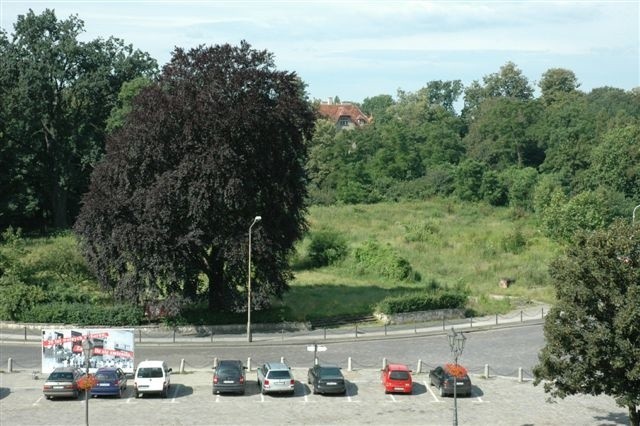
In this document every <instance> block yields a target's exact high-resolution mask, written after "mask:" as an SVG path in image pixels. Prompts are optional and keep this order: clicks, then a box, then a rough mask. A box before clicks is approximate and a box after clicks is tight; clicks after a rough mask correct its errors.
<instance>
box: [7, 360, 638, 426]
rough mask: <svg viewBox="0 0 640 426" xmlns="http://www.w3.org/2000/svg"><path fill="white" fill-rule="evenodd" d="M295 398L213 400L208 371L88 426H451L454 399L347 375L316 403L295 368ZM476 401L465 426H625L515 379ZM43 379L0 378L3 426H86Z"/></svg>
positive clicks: (368, 374) (492, 381) (462, 413)
mask: <svg viewBox="0 0 640 426" xmlns="http://www.w3.org/2000/svg"><path fill="white" fill-rule="evenodd" d="M293 371H294V375H295V377H296V386H295V395H294V396H264V395H261V394H260V393H259V391H258V387H257V386H256V382H255V371H251V372H248V373H247V379H248V383H247V392H246V394H245V395H243V396H228V395H213V394H212V391H211V372H210V371H202V370H200V371H191V372H187V373H186V374H174V375H173V376H172V386H171V389H170V392H169V395H168V397H167V398H166V399H162V398H159V397H144V398H141V399H135V398H133V395H132V390H131V388H132V384H133V382H132V381H130V382H129V383H130V386H129V388H128V390H127V392H126V393H125V396H124V397H123V398H122V399H113V398H98V399H96V398H91V399H90V400H89V423H90V424H100V425H110V424H114V425H115V424H117V425H122V424H127V425H213V424H216V425H220V424H222V425H245V424H259V425H263V424H271V425H282V424H305V425H330V424H340V425H344V424H350V425H360V424H368V425H389V424H403V425H417V424H420V425H450V424H451V423H452V420H453V406H454V404H453V398H449V397H447V398H442V397H440V396H438V392H437V390H436V389H435V388H434V387H432V386H429V383H428V381H429V377H428V375H427V374H424V373H422V374H416V375H415V376H414V388H413V394H412V395H386V394H385V393H384V391H383V389H382V386H381V384H380V380H379V374H380V372H379V370H375V369H362V370H356V371H344V374H345V377H346V378H347V380H348V391H347V394H346V395H345V396H322V395H313V394H312V393H311V392H310V390H309V387H308V385H307V384H306V369H303V368H294V369H293ZM472 381H473V385H474V386H473V393H472V396H471V397H469V398H459V399H458V420H459V424H460V425H612V424H627V423H628V417H627V413H626V410H625V409H624V408H621V407H618V406H617V405H616V404H615V402H614V401H613V399H612V398H609V397H606V396H600V397H592V396H575V397H570V398H566V399H564V400H557V401H556V402H555V403H549V402H547V398H548V395H547V394H545V393H544V391H543V390H542V388H541V387H540V386H538V387H534V386H533V385H532V383H531V382H530V381H529V382H524V383H519V382H518V381H517V380H515V379H512V378H504V377H491V378H489V379H484V378H482V377H480V376H472ZM43 383H44V378H43V377H39V378H38V379H34V378H33V377H32V375H31V372H27V371H23V372H14V373H0V424H1V425H3V426H5V425H58V424H60V425H69V424H84V421H85V401H84V400H83V399H82V398H83V397H81V399H79V400H54V401H49V400H46V399H45V398H44V397H43V396H42V385H43Z"/></svg>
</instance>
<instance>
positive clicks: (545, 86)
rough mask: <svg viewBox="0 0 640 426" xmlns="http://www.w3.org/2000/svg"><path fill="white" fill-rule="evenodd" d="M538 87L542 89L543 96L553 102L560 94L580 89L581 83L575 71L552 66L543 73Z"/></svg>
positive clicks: (548, 101) (547, 100) (546, 100)
mask: <svg viewBox="0 0 640 426" xmlns="http://www.w3.org/2000/svg"><path fill="white" fill-rule="evenodd" d="M538 87H540V90H541V91H542V98H543V99H544V100H545V102H546V103H551V102H553V101H554V100H555V99H556V97H557V96H558V95H561V94H563V93H572V92H575V91H576V90H578V87H580V83H578V78H577V77H576V75H575V74H574V73H573V71H571V70H567V69H564V68H550V69H548V70H547V71H545V72H544V74H542V78H541V79H540V82H539V83H538Z"/></svg>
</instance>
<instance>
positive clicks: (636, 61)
mask: <svg viewBox="0 0 640 426" xmlns="http://www.w3.org/2000/svg"><path fill="white" fill-rule="evenodd" d="M45 8H49V9H54V10H55V12H56V16H57V17H58V19H65V18H67V17H68V16H69V15H72V14H77V15H78V17H79V18H80V19H82V20H83V21H84V23H85V33H84V34H83V35H82V39H83V40H93V39H96V38H108V37H110V36H114V37H117V38H120V39H122V40H124V41H125V42H126V43H127V44H132V45H133V46H134V47H135V48H137V49H140V50H143V51H146V52H148V53H149V54H150V55H151V56H152V57H154V58H155V59H156V60H157V61H158V63H159V64H160V65H161V66H162V65H163V64H165V63H167V62H168V61H169V60H170V58H171V54H172V52H173V50H174V48H175V47H176V46H177V47H182V48H185V49H188V48H192V47H196V46H198V45H216V44H224V43H230V44H234V45H237V44H239V43H240V42H241V41H242V40H246V41H247V42H249V43H250V44H251V45H252V46H253V47H254V48H257V49H266V50H268V51H270V52H272V53H273V54H274V57H275V64H276V66H277V68H278V69H280V70H287V71H295V72H296V73H297V74H298V75H299V76H300V77H301V78H302V80H303V81H304V82H305V83H306V84H307V93H308V95H309V98H310V99H327V98H329V97H332V98H333V97H335V96H338V97H339V98H340V100H342V101H352V102H362V101H363V100H364V99H365V98H367V97H372V96H376V95H380V94H388V95H392V96H394V97H395V96H396V94H397V91H398V89H401V90H404V91H406V92H414V91H417V90H419V89H420V88H422V87H424V86H426V84H427V83H428V82H429V81H433V80H461V81H462V83H463V84H464V85H465V86H466V85H469V84H470V83H471V82H472V81H474V80H478V81H480V82H482V78H483V77H484V76H487V75H489V74H492V73H496V72H498V71H499V70H500V67H501V66H503V65H504V64H505V63H507V62H508V61H511V62H513V63H515V64H516V65H517V66H518V68H519V69H520V70H521V71H522V73H523V74H524V75H525V76H526V77H527V78H528V79H529V81H530V83H531V84H532V86H534V87H535V86H536V84H537V82H538V81H539V80H540V78H541V76H542V74H543V73H544V72H545V71H547V70H548V69H550V68H565V69H569V70H571V71H573V72H574V73H575V75H576V77H577V78H578V82H579V83H580V84H581V86H580V88H581V90H583V91H585V92H588V91H590V90H592V89H593V88H597V87H603V86H612V87H618V88H621V89H624V90H630V89H632V88H634V87H638V86H640V29H639V27H640V1H638V0H634V1H615V0H610V1H473V2H462V1H446V2H445V1H371V0H370V1H243V0H238V1H204V0H203V1H158V0H148V1H125V0H111V1H94V0H84V1H72V0H67V1H56V0H48V1H40V0H32V1H30V0H21V1H17V0H0V26H1V27H2V29H3V30H4V31H6V32H7V33H8V34H12V33H13V24H14V23H15V22H16V19H17V17H18V15H20V14H25V13H27V12H28V10H29V9H33V11H34V12H36V13H40V12H41V11H43V10H44V9H45Z"/></svg>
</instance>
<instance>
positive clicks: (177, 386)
mask: <svg viewBox="0 0 640 426" xmlns="http://www.w3.org/2000/svg"><path fill="white" fill-rule="evenodd" d="M180 386H182V385H180V384H178V385H176V386H175V390H174V391H173V397H172V398H171V403H172V404H174V403H175V402H176V396H178V388H179V387H180Z"/></svg>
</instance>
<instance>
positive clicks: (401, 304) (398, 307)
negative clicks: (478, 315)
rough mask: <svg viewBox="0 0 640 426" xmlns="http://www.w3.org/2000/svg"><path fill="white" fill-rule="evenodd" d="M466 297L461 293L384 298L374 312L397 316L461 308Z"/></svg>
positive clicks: (425, 293) (426, 293)
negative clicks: (404, 313)
mask: <svg viewBox="0 0 640 426" xmlns="http://www.w3.org/2000/svg"><path fill="white" fill-rule="evenodd" d="M466 303H467V296H466V295H465V294H463V293H453V292H444V293H436V294H434V293H429V292H421V293H408V294H405V295H402V296H391V297H386V298H384V299H383V300H382V301H381V302H379V303H378V304H377V305H376V308H375V310H376V312H380V313H384V314H398V313H402V312H416V311H430V310H434V309H456V308H463V307H464V306H465V304H466Z"/></svg>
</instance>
